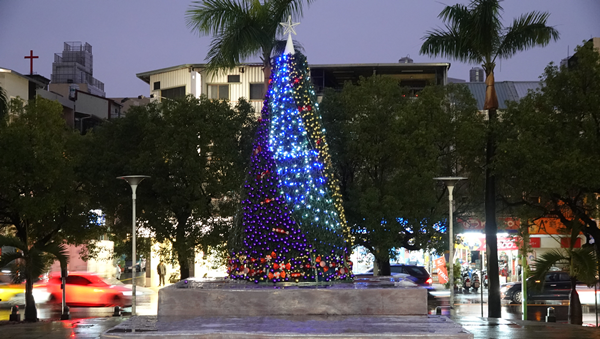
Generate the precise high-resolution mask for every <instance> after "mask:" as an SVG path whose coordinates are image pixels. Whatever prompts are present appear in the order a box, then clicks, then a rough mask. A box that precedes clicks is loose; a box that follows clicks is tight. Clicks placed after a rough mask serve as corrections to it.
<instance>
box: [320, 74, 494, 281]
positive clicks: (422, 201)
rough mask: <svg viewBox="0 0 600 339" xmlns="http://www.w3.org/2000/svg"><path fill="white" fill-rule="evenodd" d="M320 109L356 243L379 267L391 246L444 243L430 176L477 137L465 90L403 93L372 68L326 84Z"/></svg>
mask: <svg viewBox="0 0 600 339" xmlns="http://www.w3.org/2000/svg"><path fill="white" fill-rule="evenodd" d="M320 109H321V112H322V115H323V121H324V125H325V127H326V129H327V137H328V140H329V141H330V145H331V150H332V154H334V156H333V157H332V158H333V162H334V167H335V170H336V172H337V173H336V174H337V175H338V177H339V178H340V181H341V186H342V195H343V196H344V208H345V210H346V213H347V219H348V223H349V225H350V226H351V227H352V232H353V236H354V237H355V239H356V240H355V244H356V245H361V246H364V247H366V248H367V249H368V250H369V251H370V252H371V253H372V254H373V255H374V256H375V258H376V260H377V263H378V266H379V267H380V268H381V269H382V270H383V272H382V273H383V274H385V270H386V267H387V269H388V270H389V259H390V257H393V256H395V249H397V248H400V247H404V248H406V249H437V250H438V251H439V252H441V251H442V249H443V248H446V247H447V239H445V240H444V239H443V236H442V234H441V233H440V229H441V227H440V226H441V225H440V224H438V222H440V221H443V220H445V219H447V215H446V213H447V211H448V209H447V204H445V203H444V202H447V198H445V196H443V191H442V190H438V191H436V190H434V187H435V181H434V180H433V178H434V177H436V176H440V175H448V174H459V173H458V172H457V171H460V169H458V168H457V167H456V164H457V162H458V160H459V159H460V157H461V152H462V151H463V149H464V147H466V146H468V144H469V143H472V142H473V141H474V140H478V139H479V142H481V136H482V131H483V129H482V128H481V127H482V119H481V116H478V115H477V114H476V112H477V109H476V106H475V101H474V99H473V98H472V96H471V95H470V93H469V92H468V90H466V89H465V88H464V87H461V86H447V87H436V86H431V87H427V88H425V90H423V91H422V92H421V93H419V97H418V99H417V98H410V97H407V96H406V94H405V91H404V90H403V89H402V88H401V87H399V85H398V82H397V81H396V80H394V79H391V78H387V77H382V76H373V77H370V78H361V79H360V81H359V82H358V84H356V85H353V84H351V83H347V84H346V85H345V86H344V88H343V90H342V91H341V92H335V91H333V90H331V91H328V92H327V93H326V94H325V96H324V98H323V102H322V104H321V106H320ZM475 142H476V141H475ZM443 206H446V207H445V208H443ZM436 224H437V225H436ZM442 224H443V222H442Z"/></svg>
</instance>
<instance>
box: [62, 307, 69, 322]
mask: <svg viewBox="0 0 600 339" xmlns="http://www.w3.org/2000/svg"><path fill="white" fill-rule="evenodd" d="M70 319H71V313H69V306H66V305H65V308H64V309H63V313H62V314H61V315H60V320H70Z"/></svg>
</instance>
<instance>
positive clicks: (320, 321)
mask: <svg viewBox="0 0 600 339" xmlns="http://www.w3.org/2000/svg"><path fill="white" fill-rule="evenodd" d="M390 280H391V281H390ZM402 285H403V284H402V283H401V282H394V281H393V280H392V279H390V278H389V277H388V278H379V279H369V280H363V281H358V282H355V283H348V284H336V285H330V286H311V285H305V286H302V285H300V286H299V285H293V286H277V287H274V286H272V285H268V286H267V285H254V284H246V283H236V282H230V281H210V282H207V281H201V280H188V281H187V282H186V281H181V282H179V283H177V284H174V285H171V286H168V287H165V288H163V289H161V290H160V291H159V294H158V316H157V317H154V318H153V317H134V318H132V319H129V320H128V321H125V322H123V323H121V324H120V325H119V326H117V327H115V328H113V329H111V330H109V331H107V332H106V333H104V334H103V335H102V338H133V337H135V338H158V337H172V338H190V339H191V338H281V337H285V338H303V339H304V338H373V337H377V338H417V337H419V338H421V337H435V338H465V339H467V338H473V335H472V334H471V333H469V332H467V331H465V330H464V329H463V328H462V327H461V326H460V325H458V324H456V323H454V322H453V321H451V320H450V319H448V318H447V317H444V316H428V315H427V290H426V289H422V288H405V287H401V286H402ZM134 328H135V329H136V332H132V330H133V329H134Z"/></svg>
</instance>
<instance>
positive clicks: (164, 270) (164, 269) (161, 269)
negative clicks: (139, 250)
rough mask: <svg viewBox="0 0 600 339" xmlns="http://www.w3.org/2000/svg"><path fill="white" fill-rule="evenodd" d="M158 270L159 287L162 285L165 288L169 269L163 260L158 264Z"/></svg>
mask: <svg viewBox="0 0 600 339" xmlns="http://www.w3.org/2000/svg"><path fill="white" fill-rule="evenodd" d="M156 270H157V271H158V286H160V285H161V284H162V286H165V275H167V267H166V266H165V264H164V263H163V262H162V260H161V261H160V262H159V263H158V266H156Z"/></svg>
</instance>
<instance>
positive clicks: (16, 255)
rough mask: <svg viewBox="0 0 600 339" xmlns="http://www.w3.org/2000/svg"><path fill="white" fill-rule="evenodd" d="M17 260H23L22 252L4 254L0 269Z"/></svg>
mask: <svg viewBox="0 0 600 339" xmlns="http://www.w3.org/2000/svg"><path fill="white" fill-rule="evenodd" d="M17 259H23V253H22V252H9V253H2V256H1V257H0V267H4V266H7V265H8V264H10V263H11V262H13V261H14V260H17Z"/></svg>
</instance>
